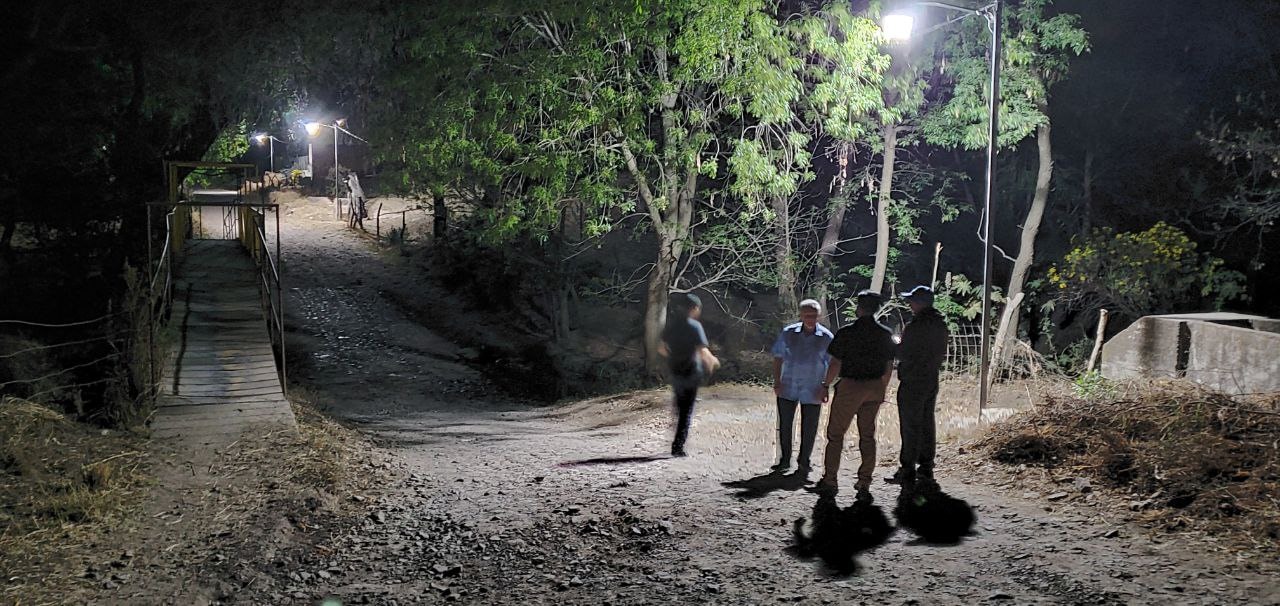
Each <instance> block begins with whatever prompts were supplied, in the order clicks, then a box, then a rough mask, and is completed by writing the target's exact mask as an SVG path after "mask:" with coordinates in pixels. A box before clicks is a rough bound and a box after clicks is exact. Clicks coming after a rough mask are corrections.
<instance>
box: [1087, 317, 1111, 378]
mask: <svg viewBox="0 0 1280 606" xmlns="http://www.w3.org/2000/svg"><path fill="white" fill-rule="evenodd" d="M1106 333H1107V310H1105V309H1099V310H1098V336H1096V337H1094V339H1093V353H1090V354H1089V366H1088V367H1086V368H1085V370H1086V371H1088V372H1093V368H1094V365H1095V364H1096V363H1097V362H1098V354H1100V353H1102V341H1103V338H1104V337H1105V335H1106Z"/></svg>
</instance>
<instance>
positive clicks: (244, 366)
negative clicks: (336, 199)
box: [147, 162, 296, 444]
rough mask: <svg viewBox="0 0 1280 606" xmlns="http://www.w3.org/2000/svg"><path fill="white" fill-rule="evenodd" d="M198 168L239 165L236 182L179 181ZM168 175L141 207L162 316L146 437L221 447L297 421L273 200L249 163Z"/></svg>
mask: <svg viewBox="0 0 1280 606" xmlns="http://www.w3.org/2000/svg"><path fill="white" fill-rule="evenodd" d="M201 171H205V172H209V173H218V174H221V175H222V176H224V177H225V175H226V174H227V173H232V174H234V173H236V172H239V173H240V179H239V186H238V187H236V188H234V189H231V188H228V189H188V188H184V187H182V186H180V185H179V184H180V183H181V182H182V180H183V178H184V177H185V176H186V174H189V173H191V172H201ZM165 172H166V176H167V178H168V183H169V200H168V201H166V202H163V203H158V204H150V205H148V208H147V211H148V215H147V219H148V233H149V234H154V235H153V236H152V237H151V238H150V239H149V240H148V243H149V245H150V247H149V252H150V253H151V257H152V265H151V266H152V267H153V268H155V270H154V273H153V274H152V276H151V287H152V290H153V292H154V293H155V296H156V298H157V299H158V300H159V302H160V303H159V304H160V307H161V309H162V310H164V312H165V313H166V314H167V318H168V321H167V328H166V329H165V330H162V331H160V334H158V335H156V336H155V337H154V338H155V339H157V343H160V344H161V345H160V347H158V348H154V350H157V351H159V352H160V355H159V356H158V357H157V360H156V361H155V369H154V371H153V376H158V377H159V385H158V386H157V389H156V412H155V415H154V417H153V418H152V423H151V429H152V435H153V436H155V437H158V438H175V437H176V438H182V439H183V440H185V441H187V442H194V443H209V444H217V443H226V442H229V441H231V440H235V439H237V438H238V437H239V436H240V435H241V434H243V433H244V432H245V431H247V430H254V431H257V430H269V429H272V428H277V427H283V428H289V429H292V428H294V427H296V420H295V419H294V416H293V411H292V408H291V407H290V406H289V402H288V400H287V399H286V398H285V386H286V385H287V381H286V379H287V372H286V366H285V345H284V308H283V302H284V300H283V299H284V296H283V292H282V291H281V289H280V266H279V262H280V211H279V207H278V206H277V205H275V204H269V203H267V201H266V198H265V196H264V195H263V190H262V189H261V187H260V185H261V184H260V183H256V182H255V179H253V174H254V172H256V170H255V168H254V167H253V166H252V165H246V164H221V163H204V162H166V166H165ZM269 213H273V214H274V218H275V233H274V238H270V237H269V236H268V232H267V229H266V223H267V222H266V218H267V215H268V214H269ZM160 220H162V221H163V223H162V224H161V223H159V221H160ZM160 234H163V240H159V239H158V237H157V236H159V235H160ZM157 247H159V253H158V254H156V252H155V250H156V248H157ZM272 249H274V250H272Z"/></svg>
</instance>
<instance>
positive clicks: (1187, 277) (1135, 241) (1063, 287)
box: [1048, 222, 1246, 318]
mask: <svg viewBox="0 0 1280 606" xmlns="http://www.w3.org/2000/svg"><path fill="white" fill-rule="evenodd" d="M1048 279H1049V284H1050V285H1051V287H1052V288H1053V289H1056V290H1057V299H1058V300H1059V301H1062V302H1065V303H1066V304H1068V305H1070V306H1071V307H1072V308H1074V309H1079V310H1095V309H1098V308H1103V307H1105V308H1108V309H1111V310H1114V311H1117V312H1119V313H1122V314H1124V315H1125V316H1126V317H1129V318H1137V317H1140V316H1144V315H1148V314H1153V313H1168V312H1176V311H1189V310H1194V309H1199V308H1201V307H1202V306H1203V305H1206V304H1207V305H1208V306H1210V307H1212V308H1213V309H1221V308H1222V307H1223V306H1224V305H1225V304H1227V303H1228V302H1231V301H1243V300H1245V299H1246V295H1245V278H1244V275H1242V274H1240V273H1239V272H1236V271H1232V270H1228V269H1224V267H1223V261H1222V259H1219V258H1216V257H1214V256H1212V255H1209V254H1202V253H1199V252H1197V251H1196V243H1195V242H1193V241H1192V240H1191V238H1190V237H1188V236H1187V234H1186V233H1184V232H1183V231H1181V230H1179V229H1177V228H1175V227H1173V226H1170V225H1168V224H1166V223H1164V222H1159V223H1156V224H1155V225H1153V226H1152V227H1151V228H1149V229H1147V230H1145V231H1140V232H1124V233H1115V232H1114V231H1112V230H1110V229H1099V230H1095V231H1094V232H1093V234H1091V235H1090V236H1089V237H1088V238H1087V239H1085V240H1084V241H1083V242H1081V243H1079V244H1077V245H1076V247H1075V248H1073V249H1072V250H1071V251H1069V252H1068V253H1067V254H1066V255H1065V256H1063V258H1062V260H1061V261H1059V262H1058V263H1056V264H1055V265H1054V266H1052V267H1050V268H1049V272H1048Z"/></svg>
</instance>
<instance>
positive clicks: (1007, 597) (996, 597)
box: [987, 593, 1013, 600]
mask: <svg viewBox="0 0 1280 606" xmlns="http://www.w3.org/2000/svg"><path fill="white" fill-rule="evenodd" d="M987 599H988V600H1012V599H1013V596H1012V595H1009V594H1007V593H993V594H991V595H990V596H987Z"/></svg>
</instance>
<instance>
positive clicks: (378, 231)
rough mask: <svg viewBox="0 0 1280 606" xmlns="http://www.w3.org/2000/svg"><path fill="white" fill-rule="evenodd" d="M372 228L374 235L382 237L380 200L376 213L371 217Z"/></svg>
mask: <svg viewBox="0 0 1280 606" xmlns="http://www.w3.org/2000/svg"><path fill="white" fill-rule="evenodd" d="M373 230H374V236H375V237H378V238H381V237H382V203H381V202H379V203H378V214H376V215H374V217H373Z"/></svg>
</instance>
